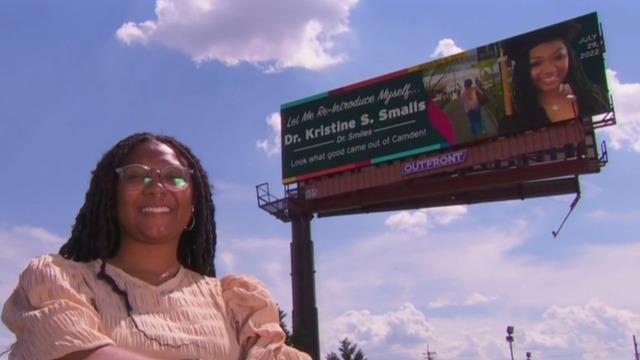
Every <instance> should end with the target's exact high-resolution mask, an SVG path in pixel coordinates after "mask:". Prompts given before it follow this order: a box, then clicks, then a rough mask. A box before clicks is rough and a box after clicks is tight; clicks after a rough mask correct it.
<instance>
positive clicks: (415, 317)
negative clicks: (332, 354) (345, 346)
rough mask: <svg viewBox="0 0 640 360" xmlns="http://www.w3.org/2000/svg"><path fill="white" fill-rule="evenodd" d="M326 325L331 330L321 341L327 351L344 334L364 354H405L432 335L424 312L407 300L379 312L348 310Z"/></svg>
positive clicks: (420, 345) (419, 345) (335, 345)
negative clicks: (395, 306) (398, 306)
mask: <svg viewBox="0 0 640 360" xmlns="http://www.w3.org/2000/svg"><path fill="white" fill-rule="evenodd" d="M326 328H327V332H328V333H329V334H331V335H330V337H329V338H327V339H326V340H325V341H324V346H323V348H324V349H327V352H329V351H332V350H331V349H335V348H337V344H338V342H339V341H340V340H341V339H343V338H344V337H348V338H349V339H351V340H352V341H353V342H355V343H357V344H358V346H359V347H360V348H361V349H362V350H363V352H364V353H365V354H367V355H368V356H370V357H371V356H372V355H375V358H378V357H379V356H384V354H390V353H393V354H402V353H405V355H406V354H407V353H409V352H411V351H414V350H416V349H418V348H421V347H422V345H423V344H425V343H427V342H428V341H429V339H430V338H431V337H432V336H433V335H432V333H433V328H432V327H431V325H429V323H428V321H427V318H426V316H425V315H424V314H423V313H422V312H420V311H419V310H418V309H416V307H415V306H414V305H413V304H411V303H405V304H402V305H401V306H400V308H399V309H398V310H396V311H390V312H387V313H384V314H380V315H376V314H372V313H371V312H369V311H367V310H359V311H349V312H346V313H344V314H343V315H341V316H339V317H338V318H336V319H334V320H333V321H331V322H330V323H328V324H326ZM398 345H401V346H398Z"/></svg>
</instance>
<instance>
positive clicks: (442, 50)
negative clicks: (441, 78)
mask: <svg viewBox="0 0 640 360" xmlns="http://www.w3.org/2000/svg"><path fill="white" fill-rule="evenodd" d="M462 51H464V50H462V48H460V47H458V46H457V45H456V43H455V42H454V41H453V39H449V38H444V39H442V40H440V41H438V46H436V48H435V49H434V50H433V52H432V53H431V57H432V58H436V57H438V58H439V57H445V56H449V55H453V54H457V53H460V52H462Z"/></svg>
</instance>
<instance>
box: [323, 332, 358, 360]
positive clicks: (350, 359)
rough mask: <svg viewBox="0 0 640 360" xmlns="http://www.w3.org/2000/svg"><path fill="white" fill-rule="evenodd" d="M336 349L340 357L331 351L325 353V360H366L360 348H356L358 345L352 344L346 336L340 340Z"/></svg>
mask: <svg viewBox="0 0 640 360" xmlns="http://www.w3.org/2000/svg"><path fill="white" fill-rule="evenodd" d="M338 351H340V357H338V355H336V353H334V352H331V353H330V354H328V355H327V357H326V360H367V357H366V356H365V355H364V353H363V352H362V350H360V349H358V345H357V344H355V343H353V344H352V343H351V341H349V339H348V338H346V337H345V338H344V339H342V340H341V341H340V348H338Z"/></svg>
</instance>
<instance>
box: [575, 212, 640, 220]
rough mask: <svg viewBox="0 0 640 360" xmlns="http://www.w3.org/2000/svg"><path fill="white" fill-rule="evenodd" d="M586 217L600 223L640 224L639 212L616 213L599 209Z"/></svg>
mask: <svg viewBox="0 0 640 360" xmlns="http://www.w3.org/2000/svg"><path fill="white" fill-rule="evenodd" d="M587 217H588V218H589V219H592V220H596V221H602V222H613V223H638V222H640V211H629V212H616V211H610V210H603V209H599V210H595V211H593V212H591V213H589V214H587Z"/></svg>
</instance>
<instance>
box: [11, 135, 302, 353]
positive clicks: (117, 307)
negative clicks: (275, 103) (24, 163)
mask: <svg viewBox="0 0 640 360" xmlns="http://www.w3.org/2000/svg"><path fill="white" fill-rule="evenodd" d="M215 246H216V234H215V221H214V206H213V202H212V200H211V190H210V186H209V182H208V178H207V174H206V172H205V170H204V168H203V167H202V165H201V164H200V161H199V160H198V159H197V158H196V157H195V156H194V155H193V153H192V152H191V150H190V149H189V148H188V147H187V146H185V145H184V144H182V143H180V142H178V141H177V140H175V139H174V138H172V137H168V136H159V135H153V134H149V133H139V134H134V135H131V136H129V137H127V138H126V139H124V140H122V141H120V142H119V143H118V144H116V145H115V146H114V147H113V148H112V149H111V150H109V151H108V152H107V153H106V154H105V155H104V156H103V157H102V159H101V160H100V162H99V163H98V164H97V166H96V169H95V170H94V171H93V176H92V179H91V184H90V187H89V190H88V191H87V195H86V200H85V203H84V205H83V206H82V208H81V209H80V211H79V213H78V216H77V217H76V223H75V225H74V227H73V230H72V234H71V237H70V238H69V240H68V241H67V242H66V243H65V244H64V245H63V246H62V247H61V248H60V254H59V255H47V256H42V257H39V258H36V259H34V260H32V261H31V262H30V263H29V265H28V266H27V268H26V269H25V270H24V272H23V273H22V275H21V276H20V282H19V284H18V286H17V287H16V289H15V290H14V292H13V294H12V295H11V297H10V298H9V299H8V300H7V302H6V303H5V306H4V309H3V312H2V320H3V321H4V323H5V324H6V325H7V327H8V328H9V329H10V330H11V331H12V332H13V333H14V334H15V336H16V342H15V343H14V344H13V346H12V347H11V353H10V355H9V358H10V359H132V360H135V359H221V360H224V359H309V357H308V355H306V354H304V353H301V352H298V351H297V350H295V349H292V348H290V347H287V346H286V345H284V337H285V335H284V332H283V331H282V329H281V328H280V326H279V317H278V311H277V308H276V305H275V303H274V301H273V299H272V297H271V295H270V294H269V292H268V291H267V290H266V288H265V287H264V285H262V284H261V283H260V282H259V281H258V280H256V279H254V278H251V277H246V276H227V277H225V278H222V279H217V278H216V277H215V267H214V263H213V258H214V253H215Z"/></svg>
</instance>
